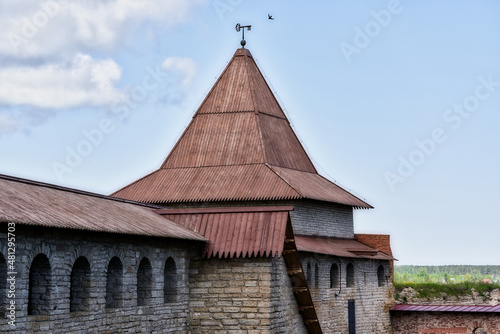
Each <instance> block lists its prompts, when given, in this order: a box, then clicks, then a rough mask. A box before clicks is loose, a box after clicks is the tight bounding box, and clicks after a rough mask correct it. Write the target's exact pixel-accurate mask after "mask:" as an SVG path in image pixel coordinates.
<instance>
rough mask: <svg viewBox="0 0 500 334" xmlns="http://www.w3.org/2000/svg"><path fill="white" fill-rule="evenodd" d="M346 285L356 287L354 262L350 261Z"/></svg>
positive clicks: (347, 268)
mask: <svg viewBox="0 0 500 334" xmlns="http://www.w3.org/2000/svg"><path fill="white" fill-rule="evenodd" d="M345 281H346V287H348V288H352V287H354V266H353V264H352V263H349V264H348V265H347V267H346V278H345Z"/></svg>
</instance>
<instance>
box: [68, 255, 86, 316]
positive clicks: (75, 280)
mask: <svg viewBox="0 0 500 334" xmlns="http://www.w3.org/2000/svg"><path fill="white" fill-rule="evenodd" d="M89 300H90V263H89V261H88V260H87V259H86V258H85V257H83V256H80V257H79V258H78V259H76V261H75V264H73V269H72V270H71V287H70V293H69V311H70V312H85V311H88V310H89V306H90V305H89Z"/></svg>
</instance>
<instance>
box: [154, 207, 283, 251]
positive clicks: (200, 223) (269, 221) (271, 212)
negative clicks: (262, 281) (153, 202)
mask: <svg viewBox="0 0 500 334" xmlns="http://www.w3.org/2000/svg"><path fill="white" fill-rule="evenodd" d="M292 209H293V208H292V207H286V206H285V207H250V208H238V207H231V208H202V209H160V210H157V211H156V212H158V213H160V214H162V215H164V216H165V217H167V218H169V219H171V220H173V221H175V222H177V223H178V224H180V225H182V226H184V227H186V228H188V229H190V230H192V231H194V232H196V233H199V234H201V235H203V236H204V237H205V238H207V239H208V240H209V243H208V244H207V246H206V248H205V251H204V253H203V255H204V256H206V257H208V258H210V257H218V258H245V257H266V256H281V253H282V251H283V245H284V239H285V231H286V224H287V221H288V211H290V210H292Z"/></svg>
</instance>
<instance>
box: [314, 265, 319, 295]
mask: <svg viewBox="0 0 500 334" xmlns="http://www.w3.org/2000/svg"><path fill="white" fill-rule="evenodd" d="M314 287H315V288H316V289H319V265H318V263H317V262H316V263H315V264H314Z"/></svg>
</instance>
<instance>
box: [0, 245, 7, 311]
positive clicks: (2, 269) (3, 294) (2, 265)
mask: <svg viewBox="0 0 500 334" xmlns="http://www.w3.org/2000/svg"><path fill="white" fill-rule="evenodd" d="M6 298H7V261H6V260H5V257H4V256H3V254H1V253H0V316H2V315H4V314H5V307H6V306H7V305H6Z"/></svg>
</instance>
